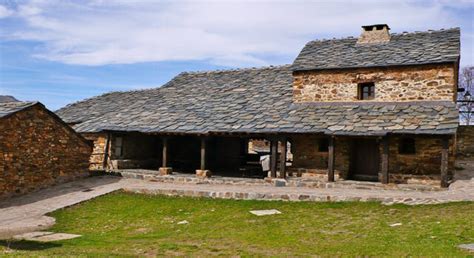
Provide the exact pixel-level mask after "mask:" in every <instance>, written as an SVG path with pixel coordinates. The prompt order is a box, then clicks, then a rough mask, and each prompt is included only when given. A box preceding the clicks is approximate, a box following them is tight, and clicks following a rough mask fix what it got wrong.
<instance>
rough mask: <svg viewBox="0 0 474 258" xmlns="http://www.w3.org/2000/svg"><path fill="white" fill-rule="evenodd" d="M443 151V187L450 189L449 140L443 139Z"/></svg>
mask: <svg viewBox="0 0 474 258" xmlns="http://www.w3.org/2000/svg"><path fill="white" fill-rule="evenodd" d="M442 144H443V149H442V150H441V187H448V162H449V157H448V153H449V138H448V137H443V139H442Z"/></svg>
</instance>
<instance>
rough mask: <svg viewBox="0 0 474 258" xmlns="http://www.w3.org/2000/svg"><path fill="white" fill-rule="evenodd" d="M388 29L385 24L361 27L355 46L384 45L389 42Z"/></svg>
mask: <svg viewBox="0 0 474 258" xmlns="http://www.w3.org/2000/svg"><path fill="white" fill-rule="evenodd" d="M389 30H390V28H389V27H388V25H387V24H374V25H365V26H362V34H360V37H359V39H358V40H357V44H371V43H384V42H389V41H390V33H389V32H388V31H389Z"/></svg>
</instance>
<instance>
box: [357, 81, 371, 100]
mask: <svg viewBox="0 0 474 258" xmlns="http://www.w3.org/2000/svg"><path fill="white" fill-rule="evenodd" d="M365 89H367V97H365V96H364V94H365V92H364V91H365ZM357 98H358V99H359V100H373V99H375V83H373V82H364V83H359V84H357Z"/></svg>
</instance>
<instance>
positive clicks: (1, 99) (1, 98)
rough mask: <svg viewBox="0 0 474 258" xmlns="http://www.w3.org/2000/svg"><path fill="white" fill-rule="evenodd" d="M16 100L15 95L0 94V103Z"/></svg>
mask: <svg viewBox="0 0 474 258" xmlns="http://www.w3.org/2000/svg"><path fill="white" fill-rule="evenodd" d="M16 101H18V100H17V99H16V98H15V97H13V96H9V95H0V103H1V102H16Z"/></svg>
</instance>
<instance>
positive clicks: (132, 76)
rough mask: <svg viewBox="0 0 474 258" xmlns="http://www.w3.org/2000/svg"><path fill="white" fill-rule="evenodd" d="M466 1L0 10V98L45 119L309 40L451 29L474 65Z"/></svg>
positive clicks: (107, 3) (50, 3)
mask: <svg viewBox="0 0 474 258" xmlns="http://www.w3.org/2000/svg"><path fill="white" fill-rule="evenodd" d="M473 15H474V1H472V0H458V1H456V0H450V1H441V0H440V1H408V0H397V1H391V0H387V1H381V0H361V1H342V0H334V1H329V0H326V1H283V0H281V1H243V0H240V1H225V0H224V1H156V0H155V1H152V0H116V1H113V0H81V1H67V0H63V1H55V0H31V1H30V0H19V1H13V0H0V95H13V96H15V97H17V98H18V99H20V100H39V101H41V102H42V103H44V104H45V105H46V106H47V107H49V108H50V109H52V110H55V109H58V108H60V107H62V106H64V105H66V104H68V103H72V102H75V101H78V100H81V99H84V98H88V97H92V96H95V95H98V94H102V93H105V92H109V91H116V90H120V91H124V90H133V89H142V88H150V87H158V86H160V85H162V84H164V83H166V82H167V81H169V80H170V79H171V78H172V77H173V76H175V75H177V74H178V73H180V72H182V71H196V70H213V69H227V68H236V67H249V66H265V65H278V64H287V63H291V62H292V61H293V59H294V58H295V56H296V55H297V53H298V52H299V51H300V50H301V48H302V47H303V46H304V44H305V43H306V42H307V41H309V40H313V39H322V38H333V37H336V38H340V37H346V36H358V35H359V34H360V31H361V29H360V26H361V25H365V24H374V23H387V24H389V26H390V27H391V29H392V30H391V31H392V32H403V31H423V30H428V29H441V28H452V27H461V35H462V36H461V37H462V41H461V49H462V50H461V56H462V57H461V65H462V66H469V65H473V64H474V57H473V49H474V28H473V23H474V19H473Z"/></svg>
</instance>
